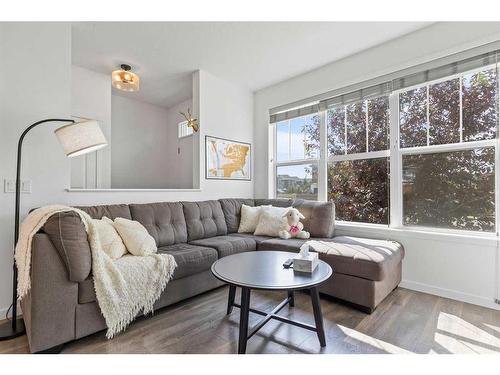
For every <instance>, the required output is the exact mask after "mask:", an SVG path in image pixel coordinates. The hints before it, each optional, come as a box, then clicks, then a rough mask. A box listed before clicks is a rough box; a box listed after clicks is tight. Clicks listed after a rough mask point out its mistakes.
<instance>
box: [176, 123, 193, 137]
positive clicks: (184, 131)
mask: <svg viewBox="0 0 500 375" xmlns="http://www.w3.org/2000/svg"><path fill="white" fill-rule="evenodd" d="M177 127H178V129H179V133H178V134H179V136H178V137H179V138H184V137H188V136H190V135H193V128H192V127H190V126H188V122H187V121H182V122H179V124H178V125H177Z"/></svg>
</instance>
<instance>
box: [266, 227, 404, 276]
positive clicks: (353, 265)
mask: <svg viewBox="0 0 500 375" xmlns="http://www.w3.org/2000/svg"><path fill="white" fill-rule="evenodd" d="M307 241H309V240H299V239H289V240H282V239H280V238H274V239H270V240H266V241H263V242H260V243H259V245H258V249H259V250H279V251H290V252H298V251H299V249H300V246H301V245H302V244H303V243H305V242H307ZM313 241H318V242H316V243H315V246H320V247H321V248H322V251H320V252H319V257H320V259H322V260H324V261H325V262H327V263H328V264H329V265H330V266H331V267H332V268H333V272H334V273H341V274H344V275H351V276H356V277H361V278H364V279H368V280H373V281H379V280H383V279H385V278H386V277H388V276H389V274H390V273H392V272H394V270H395V269H396V268H397V267H398V265H399V263H400V262H401V260H402V259H403V257H404V249H403V246H402V245H401V244H400V243H398V242H395V241H387V240H375V239H369V238H357V237H345V236H338V237H334V238H314V239H313Z"/></svg>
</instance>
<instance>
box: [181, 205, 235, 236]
mask: <svg viewBox="0 0 500 375" xmlns="http://www.w3.org/2000/svg"><path fill="white" fill-rule="evenodd" d="M182 206H183V209H184V217H185V219H186V227H187V237H188V241H193V240H198V239H201V238H208V237H215V236H222V235H225V234H227V225H226V219H225V218H224V213H223V212H222V207H221V204H220V202H219V201H204V202H182Z"/></svg>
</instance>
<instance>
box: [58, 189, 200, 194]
mask: <svg viewBox="0 0 500 375" xmlns="http://www.w3.org/2000/svg"><path fill="white" fill-rule="evenodd" d="M66 191H67V192H68V193H108V192H109V193H116V192H118V193H120V192H171V193H178V192H201V189H79V188H78V189H77V188H69V189H66Z"/></svg>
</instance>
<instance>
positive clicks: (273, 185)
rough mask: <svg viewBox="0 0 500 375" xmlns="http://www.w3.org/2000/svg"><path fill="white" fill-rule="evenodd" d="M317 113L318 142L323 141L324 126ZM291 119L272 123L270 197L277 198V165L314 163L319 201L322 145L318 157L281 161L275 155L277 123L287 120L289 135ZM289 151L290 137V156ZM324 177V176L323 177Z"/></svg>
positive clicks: (276, 148)
mask: <svg viewBox="0 0 500 375" xmlns="http://www.w3.org/2000/svg"><path fill="white" fill-rule="evenodd" d="M316 114H317V115H319V116H320V143H321V142H322V141H323V139H324V137H323V133H322V130H323V128H324V127H325V125H324V118H323V116H322V114H321V112H318V113H316ZM316 114H315V113H311V114H308V115H305V116H299V117H297V118H301V117H307V116H315V115H316ZM291 120H292V119H289V120H283V121H279V122H277V123H275V124H272V125H273V126H272V134H273V139H272V144H273V156H272V159H271V161H270V162H271V165H272V171H273V176H272V177H273V178H272V180H273V181H272V183H271V184H270V186H271V189H272V190H271V191H272V194H271V195H270V196H271V197H273V198H277V195H278V192H277V187H278V186H277V178H278V168H279V167H288V166H294V165H303V164H312V165H316V166H317V167H318V182H317V184H318V198H317V200H318V201H320V200H321V194H323V192H322V191H321V190H322V188H321V187H320V186H321V185H322V181H320V180H321V177H320V176H321V175H322V171H321V170H320V168H321V163H320V160H321V155H322V154H323V152H322V151H321V149H322V147H323V146H322V145H320V149H319V150H318V157H316V158H304V159H288V160H283V161H278V157H277V150H278V147H277V142H278V136H277V131H278V124H279V123H282V122H288V135H289V136H290V131H291V129H290V121H291ZM290 153H291V144H290V139H289V144H288V156H289V157H290ZM323 178H324V177H323Z"/></svg>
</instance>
